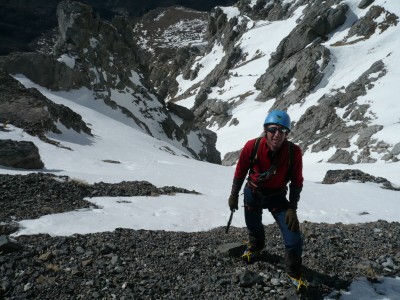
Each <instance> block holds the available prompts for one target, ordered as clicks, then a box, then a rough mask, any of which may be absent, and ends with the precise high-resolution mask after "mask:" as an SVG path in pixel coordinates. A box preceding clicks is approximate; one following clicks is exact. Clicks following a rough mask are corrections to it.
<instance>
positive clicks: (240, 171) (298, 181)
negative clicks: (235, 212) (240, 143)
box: [234, 137, 303, 189]
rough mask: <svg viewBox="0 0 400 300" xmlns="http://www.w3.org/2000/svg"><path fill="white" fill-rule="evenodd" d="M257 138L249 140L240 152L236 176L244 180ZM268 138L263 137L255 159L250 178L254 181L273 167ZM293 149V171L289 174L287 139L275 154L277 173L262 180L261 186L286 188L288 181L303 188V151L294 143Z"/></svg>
mask: <svg viewBox="0 0 400 300" xmlns="http://www.w3.org/2000/svg"><path fill="white" fill-rule="evenodd" d="M255 142H256V139H252V140H249V141H248V142H247V143H246V145H245V146H244V148H243V150H242V152H241V153H240V157H239V161H238V163H237V166H236V171H235V175H234V177H235V178H236V179H239V180H241V181H242V182H243V180H244V179H245V178H246V176H247V173H248V171H249V167H250V156H251V153H252V151H253V148H254V145H255ZM269 151H270V150H269V149H268V145H267V140H266V138H265V137H263V138H261V140H260V144H259V146H258V151H257V159H256V160H255V161H254V164H253V170H254V172H253V173H251V172H250V175H249V176H250V179H251V180H252V181H254V182H256V181H257V178H258V177H259V174H260V173H263V172H266V171H267V170H268V169H269V168H270V167H271V159H270V158H269V156H268V152H269ZM292 151H293V162H292V164H291V169H292V172H291V174H290V176H288V169H289V164H288V160H289V142H288V141H287V140H285V141H284V142H283V144H282V147H281V148H280V149H279V150H278V152H277V153H276V154H275V156H274V158H273V159H272V162H274V164H277V170H276V174H275V175H273V176H271V177H270V178H269V179H267V180H265V181H262V182H261V183H260V185H259V187H260V188H266V189H285V188H286V185H287V183H288V181H290V182H291V188H302V187H303V160H302V151H301V149H300V147H299V146H297V145H294V144H293V147H292Z"/></svg>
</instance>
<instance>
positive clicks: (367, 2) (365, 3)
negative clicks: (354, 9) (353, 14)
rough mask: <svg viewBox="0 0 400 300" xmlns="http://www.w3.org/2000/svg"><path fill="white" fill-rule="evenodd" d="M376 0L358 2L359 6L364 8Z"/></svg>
mask: <svg viewBox="0 0 400 300" xmlns="http://www.w3.org/2000/svg"><path fill="white" fill-rule="evenodd" d="M374 1H375V0H361V1H360V3H358V8H361V9H364V8H367V7H368V6H369V5H371V4H372V3H374Z"/></svg>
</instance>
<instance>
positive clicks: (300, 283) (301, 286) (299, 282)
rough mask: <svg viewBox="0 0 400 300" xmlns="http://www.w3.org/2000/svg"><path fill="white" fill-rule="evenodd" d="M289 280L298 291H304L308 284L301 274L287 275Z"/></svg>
mask: <svg viewBox="0 0 400 300" xmlns="http://www.w3.org/2000/svg"><path fill="white" fill-rule="evenodd" d="M288 277H289V281H290V282H291V283H292V284H293V285H294V286H295V288H296V290H297V291H298V292H300V293H302V292H304V291H306V290H307V288H308V284H307V282H306V281H304V280H303V279H302V278H301V275H300V276H299V277H298V278H295V277H292V276H290V275H288Z"/></svg>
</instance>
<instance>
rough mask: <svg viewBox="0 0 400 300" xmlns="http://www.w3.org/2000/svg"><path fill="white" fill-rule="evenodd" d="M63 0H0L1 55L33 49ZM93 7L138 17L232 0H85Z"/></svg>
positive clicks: (108, 16) (110, 14) (106, 16)
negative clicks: (156, 10)
mask: <svg viewBox="0 0 400 300" xmlns="http://www.w3.org/2000/svg"><path fill="white" fill-rule="evenodd" d="M60 2H61V0H48V1H47V0H34V1H31V0H15V1H8V0H7V1H1V3H0V55H6V54H8V53H10V52H15V51H32V50H35V49H36V47H37V45H36V43H35V40H37V39H39V38H40V37H41V36H43V35H46V34H47V33H49V32H51V31H52V29H54V28H55V27H56V26H57V16H56V10H57V5H58V4H59V3H60ZM79 2H82V3H86V4H88V5H90V6H91V7H93V10H94V12H95V13H96V14H98V15H99V16H100V17H101V18H103V19H108V20H111V19H112V18H113V17H115V16H117V15H124V16H129V17H132V18H135V17H139V16H141V15H143V14H145V13H146V12H148V11H150V10H152V9H155V8H157V7H168V6H174V5H181V6H185V7H188V8H193V9H196V10H201V11H209V10H211V9H212V8H213V7H214V6H215V5H230V4H233V3H234V2H236V1H232V0H206V1H194V0H151V1H129V0H125V1H110V0H82V1H79Z"/></svg>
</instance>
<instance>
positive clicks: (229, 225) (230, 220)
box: [225, 209, 235, 233]
mask: <svg viewBox="0 0 400 300" xmlns="http://www.w3.org/2000/svg"><path fill="white" fill-rule="evenodd" d="M234 212H235V210H234V209H232V210H231V215H230V217H229V220H228V224H227V225H226V229H225V233H228V231H229V227H231V223H232V218H233V213H234Z"/></svg>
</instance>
